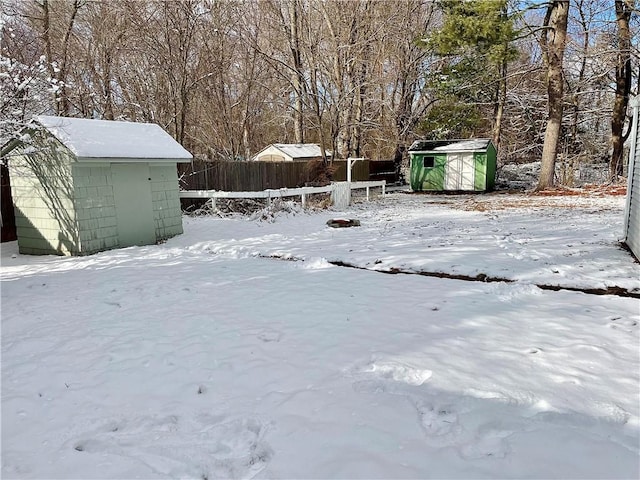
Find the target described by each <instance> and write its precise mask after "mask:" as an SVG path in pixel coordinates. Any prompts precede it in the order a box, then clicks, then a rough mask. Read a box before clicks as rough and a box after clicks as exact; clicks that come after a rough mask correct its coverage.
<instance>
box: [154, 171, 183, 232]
mask: <svg viewBox="0 0 640 480" xmlns="http://www.w3.org/2000/svg"><path fill="white" fill-rule="evenodd" d="M150 173H151V200H152V203H153V220H154V222H155V232H156V239H157V240H164V239H166V238H170V237H174V236H176V235H180V234H181V233H182V210H181V208H180V195H179V193H180V189H179V187H178V178H177V173H176V167H175V165H152V166H151V167H150Z"/></svg>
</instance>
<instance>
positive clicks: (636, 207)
mask: <svg viewBox="0 0 640 480" xmlns="http://www.w3.org/2000/svg"><path fill="white" fill-rule="evenodd" d="M639 109H640V106H636V107H635V108H634V112H633V124H634V131H633V138H632V148H631V151H630V152H629V155H630V162H629V167H630V171H629V183H628V187H627V188H628V192H627V207H626V212H625V213H626V218H625V233H626V235H625V237H626V238H625V243H626V244H627V246H628V247H629V248H630V249H631V251H632V252H633V254H634V255H635V257H636V258H637V259H640V145H639V144H640V128H638V120H639V118H638V113H639V112H638V110H639Z"/></svg>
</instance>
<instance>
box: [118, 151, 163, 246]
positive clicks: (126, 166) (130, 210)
mask: <svg viewBox="0 0 640 480" xmlns="http://www.w3.org/2000/svg"><path fill="white" fill-rule="evenodd" d="M150 175H151V174H150V173H149V164H148V163H134V164H132V163H112V164H111V182H112V184H113V191H114V198H115V206H116V218H117V221H118V222H117V231H118V243H119V245H120V246H121V247H130V246H132V245H149V244H152V243H155V241H156V232H155V225H154V222H153V207H152V205H151V177H150Z"/></svg>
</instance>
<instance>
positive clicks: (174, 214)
mask: <svg viewBox="0 0 640 480" xmlns="http://www.w3.org/2000/svg"><path fill="white" fill-rule="evenodd" d="M40 140H41V139H40ZM8 163H9V171H10V175H11V191H12V197H13V202H14V210H15V213H16V227H17V236H18V247H19V251H20V253H25V254H39V255H41V254H57V255H88V254H92V253H95V252H99V251H103V250H108V249H112V248H118V247H125V246H130V245H148V244H154V243H156V242H157V241H159V240H163V239H166V238H169V237H172V236H174V235H178V234H180V233H182V213H181V210H180V200H179V196H178V178H177V169H176V163H173V162H165V163H163V164H161V163H152V162H145V161H141V160H135V161H131V162H127V161H126V159H125V160H122V159H118V160H117V161H113V160H112V159H92V160H91V161H82V159H80V160H79V159H77V158H76V157H74V156H73V155H72V154H71V152H70V151H69V150H67V149H66V148H64V147H62V146H61V145H60V144H59V143H57V142H50V141H47V142H43V143H41V144H39V147H38V148H35V149H34V148H30V149H28V150H26V149H25V148H23V147H17V148H16V149H14V150H13V152H12V153H11V156H10V157H9V162H8Z"/></svg>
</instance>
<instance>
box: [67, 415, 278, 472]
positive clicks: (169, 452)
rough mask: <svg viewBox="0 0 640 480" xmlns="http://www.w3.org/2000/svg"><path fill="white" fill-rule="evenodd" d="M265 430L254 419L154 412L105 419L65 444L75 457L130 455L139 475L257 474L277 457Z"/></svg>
mask: <svg viewBox="0 0 640 480" xmlns="http://www.w3.org/2000/svg"><path fill="white" fill-rule="evenodd" d="M267 429H268V424H266V423H264V422H262V421H260V420H258V419H255V418H228V417H224V416H213V415H209V414H201V415H196V416H192V417H179V416H177V415H167V416H158V415H153V416H140V417H133V418H129V419H127V420H126V421H124V420H123V421H119V422H107V423H102V424H101V425H100V426H99V427H97V428H94V429H92V430H89V431H86V432H85V433H84V434H80V435H77V436H76V437H75V438H74V439H71V440H69V441H68V442H66V443H67V445H68V446H69V448H70V449H72V450H74V453H76V454H77V455H92V454H96V455H98V456H99V457H101V458H102V457H105V456H109V455H114V456H118V457H127V458H129V459H131V460H134V461H135V462H137V463H139V464H140V474H141V475H144V474H145V471H146V473H147V474H152V473H153V474H154V475H155V474H160V475H163V476H166V477H167V478H187V477H188V478H207V479H209V478H253V477H254V476H256V475H257V474H258V473H260V472H261V471H262V470H263V469H264V468H265V467H266V466H267V465H268V463H269V462H270V460H271V457H272V456H273V450H272V449H271V447H270V446H269V444H268V443H267V442H266V441H265V436H266V432H267Z"/></svg>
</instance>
